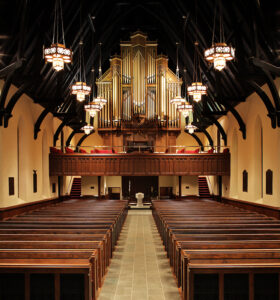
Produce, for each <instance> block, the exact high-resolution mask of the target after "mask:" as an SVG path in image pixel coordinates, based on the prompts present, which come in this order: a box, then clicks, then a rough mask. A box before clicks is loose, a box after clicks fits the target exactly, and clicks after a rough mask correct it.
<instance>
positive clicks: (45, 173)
mask: <svg viewBox="0 0 280 300" xmlns="http://www.w3.org/2000/svg"><path fill="white" fill-rule="evenodd" d="M48 153H49V147H48V137H47V132H46V130H44V132H43V136H42V196H43V197H44V198H46V197H49V192H50V178H49V165H48Z"/></svg>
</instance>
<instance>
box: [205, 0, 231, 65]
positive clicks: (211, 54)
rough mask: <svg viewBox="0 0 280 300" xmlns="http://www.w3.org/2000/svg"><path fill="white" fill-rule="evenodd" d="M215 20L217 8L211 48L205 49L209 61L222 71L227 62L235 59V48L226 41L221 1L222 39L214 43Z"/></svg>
mask: <svg viewBox="0 0 280 300" xmlns="http://www.w3.org/2000/svg"><path fill="white" fill-rule="evenodd" d="M216 6H217V5H216ZM215 21H216V8H215V13H214V26H213V35H212V46H211V47H210V48H209V49H207V50H205V51H204V57H205V59H206V60H207V61H208V62H210V63H214V68H215V69H216V70H219V71H222V70H223V69H224V68H225V67H226V62H227V61H230V60H233V59H234V57H235V49H234V48H233V47H231V46H228V45H227V44H226V42H225V37H224V27H223V13H222V5H221V2H220V28H219V29H220V30H219V31H220V41H219V42H218V43H214V36H215Z"/></svg>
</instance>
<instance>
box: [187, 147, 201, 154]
mask: <svg viewBox="0 0 280 300" xmlns="http://www.w3.org/2000/svg"><path fill="white" fill-rule="evenodd" d="M198 152H199V148H197V149H195V150H187V151H185V153H188V154H194V153H198Z"/></svg>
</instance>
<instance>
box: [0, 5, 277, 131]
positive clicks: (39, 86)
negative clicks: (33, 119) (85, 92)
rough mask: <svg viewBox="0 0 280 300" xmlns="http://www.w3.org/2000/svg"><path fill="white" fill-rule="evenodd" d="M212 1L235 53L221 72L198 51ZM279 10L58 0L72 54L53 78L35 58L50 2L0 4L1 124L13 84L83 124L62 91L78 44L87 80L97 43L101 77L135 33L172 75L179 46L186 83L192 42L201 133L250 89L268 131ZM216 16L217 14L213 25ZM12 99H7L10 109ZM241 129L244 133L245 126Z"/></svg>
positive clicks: (206, 40)
mask: <svg viewBox="0 0 280 300" xmlns="http://www.w3.org/2000/svg"><path fill="white" fill-rule="evenodd" d="M216 3H220V4H221V5H222V9H221V11H222V12H223V24H224V33H225V37H226V42H227V43H228V44H230V45H232V46H233V47H235V48H236V58H235V60H234V61H232V62H229V63H228V64H227V67H226V69H225V70H223V71H222V72H221V73H220V74H217V73H218V71H215V70H214V68H213V66H212V65H208V64H207V62H206V61H205V60H204V59H203V53H204V50H205V49H206V48H209V47H210V46H211V40H212V31H213V19H214V10H215V6H216ZM279 5H280V2H279V1H267V0H247V1H244V0H235V1H222V0H193V1H186V0H172V1H170V0H161V1H151V0H150V1H147V0H141V1H133V0H127V1H108V0H102V1H92V0H79V1H78V0H72V1H66V0H62V7H63V19H64V30H65V40H66V46H67V47H70V48H71V49H72V50H73V53H74V56H73V64H72V65H67V66H66V68H65V70H64V71H61V72H59V73H56V72H54V71H53V70H52V68H51V66H50V65H49V64H45V62H44V60H43V58H42V49H43V45H47V46H49V45H50V44H51V39H52V30H53V14H54V0H50V1H30V0H9V1H6V0H3V1H0V14H1V16H0V78H2V79H5V81H6V83H5V86H4V87H3V91H4V93H3V92H2V94H1V97H0V125H4V124H6V125H7V124H8V119H9V118H10V116H11V111H12V108H11V107H7V100H6V99H5V98H6V95H7V90H8V89H9V86H10V84H11V83H12V84H14V85H16V86H17V87H18V88H20V89H21V93H23V92H24V93H26V94H28V95H29V96H30V97H31V98H32V99H34V101H36V103H40V104H41V105H42V106H43V107H44V108H46V109H47V110H48V111H51V112H53V113H54V114H55V115H56V116H58V117H59V118H60V119H62V120H67V121H68V122H69V125H70V126H71V127H72V128H73V129H74V130H79V128H80V127H81V126H83V125H84V111H83V105H82V104H80V103H76V100H75V97H73V96H71V95H70V88H69V87H70V85H71V84H72V83H73V82H74V81H76V76H77V70H78V46H79V41H80V40H81V39H82V40H83V42H84V59H85V69H86V77H87V82H88V83H89V82H90V81H92V80H93V78H96V77H97V75H98V64H99V51H98V44H99V43H100V42H101V43H102V68H103V72H104V71H105V70H106V69H107V68H108V67H109V58H110V56H111V55H113V54H115V53H119V42H120V41H121V40H128V39H129V35H130V34H131V33H132V32H134V31H136V30H141V31H143V32H145V33H147V35H148V38H149V39H150V40H157V41H158V44H159V48H158V53H163V54H166V55H167V56H168V57H169V66H170V68H171V69H172V70H174V71H175V67H176V42H179V43H180V48H179V64H180V65H179V67H180V71H181V73H180V76H181V77H183V76H184V82H186V83H187V84H191V79H192V74H193V67H194V66H193V57H194V55H193V51H194V41H195V39H196V38H197V39H198V42H199V45H198V50H199V53H200V59H201V61H200V66H201V71H202V79H203V81H204V83H205V84H206V85H207V86H208V95H207V96H205V97H204V98H203V100H202V101H201V102H200V103H199V104H196V108H195V121H196V122H198V123H199V125H200V128H205V127H206V126H209V124H213V123H215V122H214V121H215V120H214V119H217V118H218V117H219V116H221V115H223V114H225V113H226V112H228V111H231V112H233V111H234V110H233V109H234V106H235V105H236V104H238V103H240V102H242V101H244V99H245V98H246V97H247V96H248V95H249V94H251V93H252V92H257V94H258V95H259V98H260V101H264V103H265V105H266V107H267V110H268V116H269V117H270V118H271V120H272V122H271V123H272V127H275V126H280V112H279V107H280V100H279V95H278V94H277V92H276V91H277V90H276V88H275V85H274V83H273V79H275V77H276V76H280V7H279ZM196 8H197V9H196ZM196 12H197V13H196ZM219 13H220V10H219V9H218V10H217V20H219ZM196 16H197V21H196ZM80 20H81V26H80ZM217 35H218V32H217ZM184 69H185V70H186V72H183V70H184ZM93 70H94V74H93ZM32 79H34V81H33V82H32ZM35 79H36V80H35ZM264 83H267V84H268V86H269V88H270V91H271V94H272V95H273V99H272V100H270V99H268V98H267V97H266V96H265V95H264V94H263V93H262V92H261V91H260V90H259V87H260V86H262V85H263V84H264ZM91 84H92V82H91ZM183 90H184V91H185V87H184V88H183ZM18 98H19V97H18V95H15V96H14V98H13V99H14V103H13V105H15V104H16V101H17V99H18ZM268 101H269V102H270V103H268ZM213 118H214V119H213ZM5 120H6V122H4V121H5ZM243 121H244V120H243ZM239 122H242V120H239ZM37 130H38V129H37ZM241 130H243V136H245V133H244V130H245V129H242V128H241Z"/></svg>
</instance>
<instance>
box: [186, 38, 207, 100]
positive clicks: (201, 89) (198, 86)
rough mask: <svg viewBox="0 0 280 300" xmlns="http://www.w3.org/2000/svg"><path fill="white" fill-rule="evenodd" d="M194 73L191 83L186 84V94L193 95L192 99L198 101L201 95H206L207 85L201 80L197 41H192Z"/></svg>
mask: <svg viewBox="0 0 280 300" xmlns="http://www.w3.org/2000/svg"><path fill="white" fill-rule="evenodd" d="M194 47H195V48H194V73H193V83H192V85H191V86H188V95H189V96H192V97H193V100H194V101H196V102H198V101H200V100H201V97H202V96H203V95H206V92H207V87H206V85H203V84H202V82H201V73H200V63H199V56H198V42H197V41H195V43H194Z"/></svg>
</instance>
